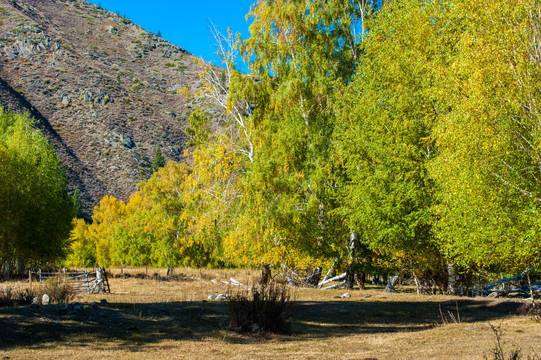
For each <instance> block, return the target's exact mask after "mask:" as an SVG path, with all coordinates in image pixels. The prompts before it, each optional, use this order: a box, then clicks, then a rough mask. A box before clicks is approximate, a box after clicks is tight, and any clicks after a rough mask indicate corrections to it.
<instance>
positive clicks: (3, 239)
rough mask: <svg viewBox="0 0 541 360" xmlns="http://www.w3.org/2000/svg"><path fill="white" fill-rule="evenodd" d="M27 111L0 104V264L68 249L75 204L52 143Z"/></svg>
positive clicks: (49, 257) (37, 259)
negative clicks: (0, 105) (12, 109)
mask: <svg viewBox="0 0 541 360" xmlns="http://www.w3.org/2000/svg"><path fill="white" fill-rule="evenodd" d="M33 126H34V122H33V120H32V119H30V118H29V117H28V116H27V115H20V114H15V113H11V112H8V111H5V110H3V109H1V108H0V204H1V205H0V265H1V266H2V267H3V268H4V271H5V272H7V273H10V272H11V270H12V266H13V265H17V267H18V270H22V269H24V264H28V263H46V262H55V261H57V260H59V259H62V258H63V257H64V256H65V255H66V253H67V250H68V248H69V246H68V245H69V241H68V238H69V232H70V230H71V226H72V225H71V219H72V218H73V216H74V209H73V203H72V201H71V198H70V196H69V194H68V192H67V182H66V178H65V177H64V171H63V169H62V167H61V166H60V163H59V160H58V157H57V156H56V154H55V151H54V149H53V147H52V146H51V145H50V144H49V143H48V141H47V139H46V138H45V137H44V136H43V135H42V134H41V132H40V131H39V130H37V129H35V128H34V127H33Z"/></svg>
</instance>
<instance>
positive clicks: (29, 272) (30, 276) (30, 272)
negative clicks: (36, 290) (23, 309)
mask: <svg viewBox="0 0 541 360" xmlns="http://www.w3.org/2000/svg"><path fill="white" fill-rule="evenodd" d="M28 282H29V283H30V290H32V270H28Z"/></svg>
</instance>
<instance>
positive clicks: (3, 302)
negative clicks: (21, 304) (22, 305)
mask: <svg viewBox="0 0 541 360" xmlns="http://www.w3.org/2000/svg"><path fill="white" fill-rule="evenodd" d="M12 305H13V288H9V287H8V288H5V289H0V307H1V306H12Z"/></svg>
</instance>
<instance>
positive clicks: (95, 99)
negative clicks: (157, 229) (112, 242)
mask: <svg viewBox="0 0 541 360" xmlns="http://www.w3.org/2000/svg"><path fill="white" fill-rule="evenodd" d="M0 57H1V59H2V61H1V62H0V80H2V81H0V103H2V105H3V106H5V107H7V108H10V109H13V110H21V109H26V110H28V111H30V112H31V113H32V114H33V115H34V116H35V117H36V118H37V119H38V120H39V121H40V126H41V128H42V129H43V130H44V132H45V134H46V135H47V137H48V138H49V139H50V140H51V142H52V143H53V145H54V146H55V148H56V149H57V151H58V153H59V155H60V157H61V159H62V161H63V163H64V164H65V165H66V167H67V169H68V175H69V176H70V186H71V187H72V189H73V188H75V186H79V187H80V189H81V193H82V196H83V202H84V204H85V209H84V210H85V213H86V214H87V215H88V214H89V213H90V211H91V209H92V207H93V206H94V205H95V204H96V203H97V202H98V201H99V200H100V198H101V197H102V196H103V195H105V194H111V195H114V196H116V197H118V198H120V199H122V200H127V198H128V197H129V195H130V194H131V193H132V192H133V191H134V190H135V188H136V184H137V183H138V182H139V181H141V180H143V179H146V178H148V176H149V175H150V174H151V172H152V170H151V167H150V162H151V161H152V157H153V154H154V152H155V149H156V148H157V146H161V149H162V151H163V152H164V154H165V157H166V158H167V159H168V160H175V161H180V160H182V150H183V149H184V147H185V134H184V131H183V128H184V125H185V120H186V118H187V117H188V115H189V113H190V111H191V105H190V104H189V103H187V102H186V99H185V96H184V95H182V94H181V93H180V91H179V90H181V89H183V88H188V89H190V90H195V89H197V87H198V86H199V76H198V74H199V68H198V66H197V65H195V64H194V57H193V56H192V55H190V54H189V53H187V52H186V51H184V50H183V49H181V48H179V47H177V46H174V45H171V44H169V43H168V42H166V41H164V40H163V39H161V38H159V37H157V36H156V35H154V34H152V33H149V32H147V31H145V30H144V29H142V28H141V27H140V26H138V25H135V24H133V23H132V22H131V21H130V20H128V19H126V18H123V17H121V16H119V15H117V14H114V13H111V12H108V11H106V10H103V9H100V8H99V7H97V6H95V5H92V4H89V3H87V2H85V1H81V0H15V1H12V0H0Z"/></svg>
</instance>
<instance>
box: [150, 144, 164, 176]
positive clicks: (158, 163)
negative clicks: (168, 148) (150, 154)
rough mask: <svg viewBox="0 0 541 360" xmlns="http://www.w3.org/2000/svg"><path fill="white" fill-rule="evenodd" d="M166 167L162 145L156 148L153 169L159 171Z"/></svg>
mask: <svg viewBox="0 0 541 360" xmlns="http://www.w3.org/2000/svg"><path fill="white" fill-rule="evenodd" d="M164 166H165V158H164V157H163V153H162V148H161V147H160V145H158V147H157V148H156V152H155V153H154V158H153V159H152V169H153V170H154V171H156V170H158V169H159V168H161V167H164Z"/></svg>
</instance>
